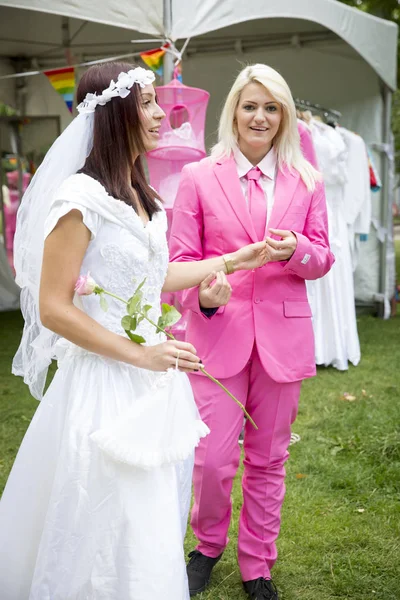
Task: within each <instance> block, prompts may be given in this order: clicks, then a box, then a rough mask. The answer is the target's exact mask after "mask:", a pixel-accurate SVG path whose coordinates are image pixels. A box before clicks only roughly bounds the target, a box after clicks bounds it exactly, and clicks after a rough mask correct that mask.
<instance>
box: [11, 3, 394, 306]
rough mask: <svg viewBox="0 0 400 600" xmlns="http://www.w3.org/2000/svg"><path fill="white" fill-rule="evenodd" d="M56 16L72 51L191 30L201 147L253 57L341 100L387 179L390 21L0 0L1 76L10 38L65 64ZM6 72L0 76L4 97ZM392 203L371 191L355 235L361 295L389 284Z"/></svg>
mask: <svg viewBox="0 0 400 600" xmlns="http://www.w3.org/2000/svg"><path fill="white" fill-rule="evenodd" d="M142 6H145V8H141V7H142ZM21 9H23V10H21ZM28 9H29V10H28ZM46 13H47V14H46ZM51 13H52V14H51ZM54 13H56V14H54ZM60 15H63V16H68V17H70V19H69V30H70V31H69V33H70V41H71V44H70V45H71V50H72V52H73V55H74V56H77V57H78V58H79V59H80V60H93V59H95V58H96V57H98V58H101V57H105V56H114V55H119V54H123V53H129V52H135V51H139V50H144V49H148V48H151V47H155V46H156V45H157V44H156V43H154V42H153V43H150V44H147V45H146V44H132V43H131V40H133V39H136V40H137V39H143V38H146V37H148V36H151V37H153V36H156V37H160V38H161V39H162V38H164V36H165V37H169V38H170V39H173V40H175V41H176V40H184V39H186V38H187V37H191V40H190V43H189V45H188V48H187V53H186V54H185V56H184V61H183V73H184V81H185V83H186V84H188V85H194V86H197V87H202V88H204V89H206V90H207V91H209V92H210V94H211V98H210V104H209V109H208V116H207V129H206V136H207V140H206V141H207V145H208V146H210V145H211V144H212V143H213V141H214V140H215V131H216V128H217V119H218V115H219V113H220V109H221V106H222V103H223V100H224V97H225V96H226V93H227V91H228V90H229V87H230V86H231V84H232V81H233V79H234V77H235V75H236V73H237V72H238V70H240V68H241V67H242V66H243V64H248V63H253V62H265V63H266V64H269V65H271V66H272V67H274V68H276V69H277V70H278V71H280V72H281V73H282V74H283V75H284V77H285V78H286V79H287V81H288V82H289V85H290V87H291V89H292V91H293V94H294V96H297V97H301V98H303V99H308V100H310V101H312V102H315V103H318V104H321V105H323V106H327V107H330V108H333V109H337V110H339V111H340V112H341V113H342V115H343V117H342V119H341V124H343V125H344V126H345V127H348V128H350V129H352V130H353V131H357V132H358V133H360V135H362V136H363V138H364V139H365V141H366V142H367V144H370V145H371V146H372V145H374V147H375V150H374V153H375V154H374V158H375V161H376V163H377V166H378V169H379V170H380V172H381V175H382V178H383V180H384V184H385V185H386V188H387V189H388V164H389V160H388V150H389V149H388V146H387V143H388V141H389V126H390V91H391V90H393V89H395V88H396V59H397V26H396V25H395V24H394V23H391V22H388V21H384V20H382V19H378V18H376V17H372V16H370V15H368V14H366V13H363V12H362V11H359V10H356V9H352V8H349V7H348V6H346V5H344V4H342V3H341V2H338V1H336V0H269V1H268V2H266V1H265V0H253V1H252V2H251V3H250V4H249V3H246V2H244V1H243V0H241V1H239V0H223V1H221V0H164V1H163V0H148V1H147V2H146V3H145V5H143V4H142V3H139V2H136V1H135V2H133V0H116V1H113V2H109V1H108V2H97V3H96V4H95V3H94V2H93V1H87V2H79V1H78V0H17V1H15V0H0V77H1V74H2V72H4V73H5V72H9V70H10V62H9V61H8V63H7V64H6V62H7V61H6V58H5V57H14V59H13V62H12V63H11V64H12V65H13V68H14V69H18V65H17V63H16V62H15V57H16V56H17V55H18V54H21V50H20V52H17V48H20V49H22V53H23V55H24V56H25V57H27V58H28V60H31V59H34V60H35V65H36V68H51V67H58V66H60V65H61V64H65V48H63V40H62V35H61V28H62V17H61V16H60ZM3 17H4V18H3ZM163 23H164V25H163ZM17 39H21V40H23V41H22V42H16V41H15V40H17ZM13 40H14V41H13ZM180 45H181V42H178V43H177V46H180ZM1 57H4V61H3V64H2V61H1ZM26 68H28V67H26ZM20 70H21V69H20ZM25 81H26V86H27V89H26V101H27V107H26V112H27V114H60V115H61V116H62V124H63V126H65V125H66V124H67V123H68V121H69V115H68V111H66V109H65V105H64V104H63V101H62V99H61V98H60V97H59V96H57V94H56V93H53V94H52V93H51V91H50V88H49V84H48V82H47V81H46V79H45V77H44V76H37V77H27V78H26V79H25ZM9 83H10V82H9V80H3V81H1V79H0V100H1V99H2V98H1V95H2V93H3V89H5V87H6V85H8V86H9ZM377 146H378V147H379V146H380V150H378V151H377V150H376V148H377ZM382 150H383V152H382ZM388 207H389V202H388V194H387V191H386V193H381V194H379V193H378V194H374V195H373V216H374V222H375V225H376V229H373V231H372V234H371V235H370V237H369V240H368V242H365V243H363V245H362V256H361V261H360V265H359V268H358V270H357V272H356V296H357V299H358V300H360V301H362V302H367V303H368V302H373V301H374V300H376V297H377V294H378V293H382V292H383V291H384V290H387V289H391V288H392V279H393V277H394V274H393V269H389V270H388V271H387V270H386V258H387V254H386V253H387V244H386V241H387V238H385V233H386V231H385V228H387V226H388V219H389V216H390V215H389V212H390V211H389V210H388ZM377 230H378V232H379V235H380V238H381V240H383V241H379V240H378V238H377Z"/></svg>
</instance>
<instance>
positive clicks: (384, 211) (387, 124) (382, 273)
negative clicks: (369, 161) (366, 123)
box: [378, 84, 392, 317]
mask: <svg viewBox="0 0 400 600" xmlns="http://www.w3.org/2000/svg"><path fill="white" fill-rule="evenodd" d="M391 110H392V92H391V90H390V89H389V87H388V86H387V85H386V84H383V122H382V125H383V131H382V141H383V144H384V150H383V153H382V203H381V211H380V221H381V227H383V228H387V226H388V222H389V210H391V208H392V207H391V206H389V204H390V198H391V193H390V189H389V187H390V177H389V169H390V165H389V161H390V158H389V154H390V133H391ZM388 235H389V232H388V233H387V234H386V235H385V237H384V239H383V241H382V243H381V247H380V257H379V262H380V269H379V292H380V295H382V296H381V297H382V298H383V300H384V301H383V302H382V303H381V304H380V305H379V312H378V314H379V316H380V317H384V316H385V304H386V302H385V300H386V295H387V292H388V290H387V289H386V288H387V282H386V279H387V264H386V263H387V246H388Z"/></svg>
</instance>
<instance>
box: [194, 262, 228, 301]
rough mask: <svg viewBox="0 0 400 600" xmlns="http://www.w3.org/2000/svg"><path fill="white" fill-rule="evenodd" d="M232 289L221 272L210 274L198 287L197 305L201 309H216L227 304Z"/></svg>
mask: <svg viewBox="0 0 400 600" xmlns="http://www.w3.org/2000/svg"><path fill="white" fill-rule="evenodd" d="M231 295H232V288H231V286H230V283H229V281H228V280H227V278H226V275H225V273H223V271H218V272H217V273H215V272H213V273H210V275H209V276H208V277H206V278H205V279H204V280H203V281H202V282H201V283H200V285H199V303H200V306H201V307H202V308H217V307H218V306H225V304H228V302H229V299H230V297H231Z"/></svg>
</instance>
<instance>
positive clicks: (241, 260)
mask: <svg viewBox="0 0 400 600" xmlns="http://www.w3.org/2000/svg"><path fill="white" fill-rule="evenodd" d="M225 258H227V259H228V260H232V262H233V268H234V271H240V270H246V271H249V270H250V271H251V270H252V269H258V267H262V266H263V265H265V263H267V262H268V252H267V244H266V242H257V243H256V244H249V245H248V246H243V248H240V250H236V252H233V253H232V254H226V255H225Z"/></svg>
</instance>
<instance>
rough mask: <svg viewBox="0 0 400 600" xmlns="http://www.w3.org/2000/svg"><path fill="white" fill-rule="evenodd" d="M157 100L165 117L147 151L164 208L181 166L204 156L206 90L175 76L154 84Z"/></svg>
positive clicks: (171, 200)
mask: <svg viewBox="0 0 400 600" xmlns="http://www.w3.org/2000/svg"><path fill="white" fill-rule="evenodd" d="M157 96H158V102H159V104H160V106H161V108H162V109H163V110H164V112H165V114H166V117H165V119H164V120H163V122H162V125H161V129H160V140H159V144H158V148H157V149H156V150H152V151H151V152H149V153H148V154H147V164H148V168H149V176H150V183H151V184H152V185H153V186H154V187H155V189H156V190H158V192H159V194H160V196H161V197H162V198H163V200H164V202H165V208H167V209H170V208H172V207H173V204H174V201H175V196H176V192H177V190H178V184H179V178H180V173H181V171H182V167H183V166H184V165H186V164H187V163H190V162H195V161H198V160H200V159H202V158H204V157H205V156H206V150H205V145H204V130H205V120H206V110H207V104H208V99H209V96H210V95H209V93H208V92H206V91H205V90H201V89H198V88H192V87H189V86H186V85H184V84H183V83H181V82H180V81H178V80H177V79H174V80H173V81H171V83H169V84H168V85H164V86H160V87H158V88H157Z"/></svg>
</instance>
